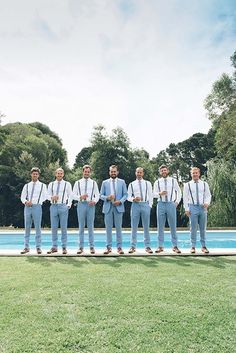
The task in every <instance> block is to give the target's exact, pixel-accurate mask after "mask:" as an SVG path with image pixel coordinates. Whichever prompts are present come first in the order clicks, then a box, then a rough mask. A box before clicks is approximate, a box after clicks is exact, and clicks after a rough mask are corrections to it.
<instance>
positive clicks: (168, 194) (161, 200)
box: [153, 165, 181, 254]
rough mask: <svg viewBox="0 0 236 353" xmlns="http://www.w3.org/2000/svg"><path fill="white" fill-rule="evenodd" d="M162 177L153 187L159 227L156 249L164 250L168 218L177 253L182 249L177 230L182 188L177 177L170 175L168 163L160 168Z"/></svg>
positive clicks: (174, 248)
mask: <svg viewBox="0 0 236 353" xmlns="http://www.w3.org/2000/svg"><path fill="white" fill-rule="evenodd" d="M159 172H160V175H161V178H159V179H158V180H156V181H155V183H154V187H153V197H155V198H157V200H158V204H157V227H158V248H157V250H156V251H155V252H156V253H160V252H162V251H164V229H165V223H166V220H168V223H169V227H170V232H171V242H172V246H173V247H172V250H173V251H174V252H176V253H177V254H180V253H181V251H180V250H179V248H178V246H177V242H178V239H177V232H176V207H177V206H178V204H179V202H180V200H181V190H180V187H179V185H178V182H177V180H176V179H174V178H172V177H170V176H169V169H168V167H167V166H166V165H161V166H160V168H159Z"/></svg>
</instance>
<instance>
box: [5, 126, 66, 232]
mask: <svg viewBox="0 0 236 353" xmlns="http://www.w3.org/2000/svg"><path fill="white" fill-rule="evenodd" d="M0 141H1V145H0V184H1V185H2V194H1V201H2V202H1V203H0V213H1V219H0V225H10V224H13V225H15V226H22V225H23V213H22V205H21V202H20V199H19V198H20V193H21V190H22V187H23V185H24V184H25V183H26V182H27V181H29V180H30V169H31V168H32V167H33V166H38V167H39V168H40V169H41V170H42V174H41V181H43V182H45V183H48V182H49V181H51V180H52V179H53V176H54V171H55V169H56V168H58V167H59V166H65V167H66V163H67V156H66V151H65V150H64V149H63V148H62V145H61V141H60V139H59V138H58V136H57V135H56V134H54V133H53V132H52V131H50V129H49V128H48V127H47V126H45V125H43V124H40V123H32V124H22V123H14V124H6V125H4V126H1V127H0Z"/></svg>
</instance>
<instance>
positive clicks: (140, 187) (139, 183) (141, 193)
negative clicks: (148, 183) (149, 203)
mask: <svg viewBox="0 0 236 353" xmlns="http://www.w3.org/2000/svg"><path fill="white" fill-rule="evenodd" d="M138 185H139V190H140V197H141V201H143V190H142V184H141V180H139V181H138Z"/></svg>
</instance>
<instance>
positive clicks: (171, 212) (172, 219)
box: [166, 202, 178, 246]
mask: <svg viewBox="0 0 236 353" xmlns="http://www.w3.org/2000/svg"><path fill="white" fill-rule="evenodd" d="M166 212H167V219H168V223H169V227H170V232H171V241H172V245H173V246H177V243H178V238H177V232H176V206H175V203H174V202H168V203H167V204H166Z"/></svg>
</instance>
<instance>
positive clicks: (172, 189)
mask: <svg viewBox="0 0 236 353" xmlns="http://www.w3.org/2000/svg"><path fill="white" fill-rule="evenodd" d="M157 184H158V189H159V192H161V187H160V181H159V179H158V180H157ZM173 191H174V178H172V188H171V195H170V202H171V201H172V196H173ZM162 197H165V196H161V198H162ZM167 197H168V196H167ZM175 201H176V198H175V200H174V202H175Z"/></svg>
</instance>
